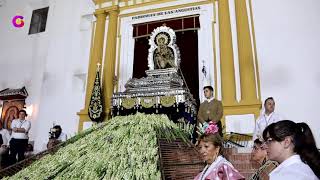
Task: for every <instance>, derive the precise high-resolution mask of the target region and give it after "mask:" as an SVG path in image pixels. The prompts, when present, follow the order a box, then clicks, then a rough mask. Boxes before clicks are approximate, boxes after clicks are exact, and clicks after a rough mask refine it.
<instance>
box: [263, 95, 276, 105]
mask: <svg viewBox="0 0 320 180" xmlns="http://www.w3.org/2000/svg"><path fill="white" fill-rule="evenodd" d="M268 100H272V101H274V99H273V97H268V98H267V99H266V100H264V105H266V103H267V101H268Z"/></svg>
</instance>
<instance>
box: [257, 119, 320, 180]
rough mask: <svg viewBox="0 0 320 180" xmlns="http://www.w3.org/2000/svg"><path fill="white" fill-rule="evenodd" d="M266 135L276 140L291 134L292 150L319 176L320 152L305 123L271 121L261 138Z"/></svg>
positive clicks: (279, 140) (264, 137)
mask: <svg viewBox="0 0 320 180" xmlns="http://www.w3.org/2000/svg"><path fill="white" fill-rule="evenodd" d="M268 135H269V137H271V138H273V139H274V140H276V141H278V142H281V141H283V140H284V139H285V138H286V137H288V136H291V137H292V139H293V144H294V149H293V151H294V152H296V153H297V154H299V155H300V157H301V160H302V161H303V162H305V163H306V164H308V165H309V166H310V168H311V169H312V171H313V172H314V173H315V175H316V176H317V177H318V178H320V163H319V162H320V152H319V151H318V149H317V146H316V142H315V140H314V137H313V134H312V132H311V129H310V127H309V126H308V125H307V124H306V123H304V122H303V123H295V122H293V121H290V120H283V121H279V122H276V123H272V124H270V125H269V126H268V127H267V128H266V129H265V130H264V131H263V139H264V140H267V138H268V137H267V136H268Z"/></svg>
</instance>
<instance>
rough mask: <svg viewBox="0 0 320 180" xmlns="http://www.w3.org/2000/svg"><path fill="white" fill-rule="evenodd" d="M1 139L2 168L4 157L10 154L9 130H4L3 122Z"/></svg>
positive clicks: (0, 159) (0, 123)
mask: <svg viewBox="0 0 320 180" xmlns="http://www.w3.org/2000/svg"><path fill="white" fill-rule="evenodd" d="M0 135H1V136H0V137H1V138H2V144H1V146H0V167H1V165H2V163H3V162H2V160H3V158H2V157H3V156H4V155H5V154H8V153H9V141H10V138H11V137H10V133H9V131H8V130H6V129H3V126H2V122H0Z"/></svg>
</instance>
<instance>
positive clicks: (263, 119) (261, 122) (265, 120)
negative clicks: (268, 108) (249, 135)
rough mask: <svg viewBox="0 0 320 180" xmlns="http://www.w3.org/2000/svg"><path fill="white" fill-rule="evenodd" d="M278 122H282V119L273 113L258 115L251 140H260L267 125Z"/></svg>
mask: <svg viewBox="0 0 320 180" xmlns="http://www.w3.org/2000/svg"><path fill="white" fill-rule="evenodd" d="M280 120H283V118H282V117H281V116H280V115H279V114H277V113H275V112H272V113H271V114H269V115H266V114H265V113H263V114H262V115H260V116H259V117H258V119H257V121H256V126H255V129H254V133H253V140H255V139H257V138H260V137H261V136H262V133H263V130H264V129H265V128H266V127H267V126H268V125H270V124H272V123H275V122H278V121H280Z"/></svg>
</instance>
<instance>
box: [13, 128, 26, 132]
mask: <svg viewBox="0 0 320 180" xmlns="http://www.w3.org/2000/svg"><path fill="white" fill-rule="evenodd" d="M12 131H13V132H18V133H25V132H26V130H25V129H24V128H13V129H12Z"/></svg>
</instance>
